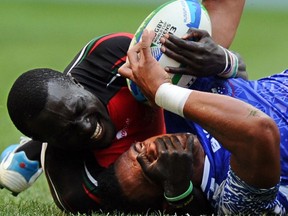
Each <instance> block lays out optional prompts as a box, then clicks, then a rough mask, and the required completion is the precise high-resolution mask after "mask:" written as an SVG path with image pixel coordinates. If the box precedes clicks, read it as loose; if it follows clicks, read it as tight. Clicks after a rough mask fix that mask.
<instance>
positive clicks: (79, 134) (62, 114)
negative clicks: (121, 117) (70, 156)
mask: <svg viewBox="0 0 288 216" xmlns="http://www.w3.org/2000/svg"><path fill="white" fill-rule="evenodd" d="M35 125H36V127H34V128H35V130H37V131H38V134H41V137H44V138H45V139H46V141H47V142H51V144H52V143H56V144H57V145H58V146H59V145H60V146H63V147H65V145H68V146H67V147H70V148H71V149H72V148H75V149H82V148H87V147H89V148H103V147H107V146H108V145H110V144H111V142H112V140H113V138H114V136H115V128H114V125H113V124H112V122H111V120H110V117H109V115H108V112H107V110H106V107H105V106H104V105H103V104H102V103H101V101H100V100H99V99H98V98H97V97H95V96H94V95H93V94H92V93H91V92H89V91H87V90H85V89H84V88H83V87H82V86H81V85H79V84H77V83H76V82H74V81H73V80H72V82H71V83H70V84H69V85H68V87H67V86H65V87H62V86H61V85H59V84H58V83H55V82H49V83H48V99H47V102H46V105H45V108H44V109H43V110H42V111H41V113H40V115H39V116H38V117H37V119H36V121H35Z"/></svg>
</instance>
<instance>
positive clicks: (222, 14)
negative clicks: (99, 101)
mask: <svg viewBox="0 0 288 216" xmlns="http://www.w3.org/2000/svg"><path fill="white" fill-rule="evenodd" d="M202 4H203V5H204V6H205V7H206V8H207V10H208V12H209V16H210V18H211V22H212V33H213V37H214V39H215V40H216V41H217V42H218V43H219V44H221V45H222V46H224V47H229V46H230V44H231V43H232V40H233V38H234V36H235V34H236V30H237V27H238V24H239V22H240V18H241V15H242V12H243V8H244V4H245V0H238V1H231V0H220V1H214V0H203V1H202ZM98 39H99V41H101V40H102V39H103V38H101V37H100V38H98ZM128 40H130V39H128ZM102 41H103V40H102ZM104 41H105V40H104ZM116 41H117V40H116ZM94 42H95V43H94V45H95V44H96V42H97V40H96V41H94ZM118 43H121V44H122V43H123V44H122V45H123V50H124V51H125V50H127V47H125V46H127V44H128V43H129V42H127V41H126V40H124V42H122V40H119V41H117V44H118ZM101 44H103V45H105V43H101ZM112 44H114V43H112ZM122 45H121V46H122ZM89 46H93V41H91V43H89V44H88V48H87V49H86V50H89V49H90V48H89ZM121 46H120V47H121ZM100 47H101V46H99V47H97V49H95V50H92V49H91V50H90V51H91V52H90V55H86V56H85V58H84V59H82V60H81V59H77V58H76V57H75V59H74V61H73V62H72V63H71V65H70V66H69V67H67V69H66V71H65V72H64V73H67V72H68V70H71V72H70V74H71V75H72V76H73V78H76V80H77V81H78V82H80V83H81V84H82V85H83V86H84V87H85V88H86V89H88V90H89V91H92V93H95V91H96V90H95V89H94V90H93V89H92V88H91V86H93V85H94V84H96V83H97V82H100V80H98V77H97V73H98V72H96V74H94V70H96V71H97V70H100V66H101V63H102V61H103V59H104V57H102V53H101V52H102V50H101V48H100ZM102 47H103V46H102ZM198 49H199V51H195V52H194V54H195V55H194V57H195V58H196V57H197V58H199V55H198V54H199V53H201V56H203V55H207V56H206V57H204V56H203V57H202V58H203V60H204V62H202V63H205V61H207V59H210V60H208V61H209V62H215V64H218V65H220V67H221V66H222V67H223V64H225V63H223V59H221V58H220V57H219V56H218V57H217V55H214V53H212V54H210V53H206V54H204V53H203V48H202V47H198ZM204 49H209V47H208V46H207V47H204ZM112 50H113V49H112ZM82 51H85V48H84V49H83V50H82ZM93 52H95V54H93ZM115 52H119V51H117V48H116V50H115ZM110 54H111V53H110ZM110 54H107V53H106V54H105V50H104V52H103V56H104V55H106V56H107V58H113V57H112V56H111V57H109V55H110ZM121 55H122V54H121ZM88 56H89V59H91V61H92V62H94V61H97V59H100V60H99V61H100V62H101V63H99V64H98V65H96V66H97V68H95V69H94V68H93V65H90V66H89V65H88V63H87V62H88V60H87V59H86V57H88ZM122 57H123V56H119V59H118V60H121V59H122V60H123V58H122ZM190 57H191V58H193V56H190ZM222 58H225V57H224V55H223V53H222ZM111 61H114V60H111ZM73 63H74V65H73ZM202 63H201V59H200V60H199V61H198V64H202ZM77 65H78V67H79V66H81V69H79V68H78V69H76V66H77ZM88 66H89V68H87V67H88ZM207 66H208V65H207V64H204V67H201V70H199V71H200V72H203V71H207V69H208V68H207ZM117 67H118V66H117ZM117 67H116V68H111V67H109V64H105V65H103V66H101V68H102V69H103V70H106V71H107V72H108V74H107V78H108V79H107V80H105V81H104V85H101V86H103V87H105V85H107V84H108V83H109V82H110V78H112V77H116V78H117V80H121V82H123V81H124V82H125V80H124V79H122V78H119V77H118V76H117V75H116V74H115V72H117ZM198 67H199V66H198V65H197V68H198ZM74 70H75V71H76V70H77V71H78V72H77V73H78V75H76V74H74ZM81 70H83V71H87V70H88V73H86V72H85V73H86V74H85V75H84V74H83V75H81V74H80V73H81ZM240 70H242V68H240V67H239V71H240ZM109 71H110V72H109ZM114 75H115V76H114ZM238 75H239V76H242V75H241V73H239V74H238ZM101 76H102V75H101ZM103 76H106V75H104V74H103ZM78 77H81V80H80V81H79V80H78ZM105 79H106V78H105ZM112 79H114V78H112ZM94 82H95V83H94ZM105 82H107V83H105ZM124 82H123V83H124ZM121 85H122V84H120V86H121ZM125 85H126V83H125ZM112 86H113V85H112ZM116 86H119V85H118V84H117V85H116ZM93 88H94V87H93ZM101 88H102V87H100V92H101V94H103V93H104V92H105V91H106V90H101ZM105 88H106V87H105ZM109 91H110V90H109ZM113 92H114V93H116V92H117V90H116V89H115V88H114V87H113V90H111V92H110V93H112V94H114V93H113ZM110 93H109V94H110ZM96 96H97V97H98V93H96ZM109 97H110V96H109ZM106 102H108V101H105V102H104V103H106ZM20 143H21V146H19V145H11V146H9V147H8V148H7V149H5V151H4V152H3V153H2V155H1V158H0V160H1V165H0V184H2V185H3V186H4V187H6V188H8V189H9V190H11V191H12V193H13V194H14V195H17V194H18V193H20V192H22V191H23V190H25V189H27V188H28V187H30V185H32V184H33V183H34V181H35V180H36V179H37V178H38V177H39V175H40V174H41V173H42V169H41V168H40V167H41V164H39V161H40V151H41V142H37V141H29V139H26V138H24V139H22V140H21V142H20ZM12 152H13V153H12ZM18 152H22V153H19V156H16V155H17V154H18ZM11 153H12V154H11ZM4 157H6V159H7V157H9V160H7V161H10V162H9V164H7V163H5V161H6V160H3V158H4ZM14 157H17V158H18V157H19V158H21V160H22V162H25V164H26V168H22V169H13V171H12V172H10V171H9V170H10V167H11V164H14V161H15V164H18V162H17V160H18V159H17V160H16V159H14ZM4 163H5V165H4ZM9 165H10V166H9ZM16 167H17V166H16ZM28 167H29V169H27V168H28ZM14 172H16V173H17V174H16V176H15V178H16V179H18V180H19V181H20V182H18V183H16V182H15V183H14V182H13V181H11V180H9V179H13V178H14V177H13V173H14ZM10 175H12V176H10Z"/></svg>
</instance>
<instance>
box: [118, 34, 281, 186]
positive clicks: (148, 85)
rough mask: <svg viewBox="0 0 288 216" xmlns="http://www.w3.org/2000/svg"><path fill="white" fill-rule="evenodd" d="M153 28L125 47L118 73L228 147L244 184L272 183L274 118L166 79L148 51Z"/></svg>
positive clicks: (276, 168) (275, 170) (275, 174)
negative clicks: (139, 41) (129, 46)
mask: <svg viewBox="0 0 288 216" xmlns="http://www.w3.org/2000/svg"><path fill="white" fill-rule="evenodd" d="M153 36H154V33H153V32H152V33H151V32H150V34H149V32H147V31H144V33H143V37H142V42H141V43H138V44H137V45H136V46H134V47H133V48H132V49H131V50H129V51H128V58H129V61H130V63H129V64H130V65H127V64H126V65H125V66H123V67H122V68H121V69H120V73H121V74H122V75H124V76H126V77H128V78H129V79H131V80H133V81H134V82H135V83H136V84H137V85H138V86H139V87H140V89H141V91H142V92H143V93H144V94H145V95H146V96H147V98H148V99H149V100H150V101H155V102H156V104H157V105H158V106H161V107H163V108H164V109H166V110H169V111H171V112H174V113H176V114H178V115H180V116H184V117H186V118H188V119H191V120H192V121H194V122H196V123H198V124H199V125H201V126H202V127H203V128H204V129H205V130H207V131H208V132H209V133H210V134H211V135H212V136H214V137H215V138H216V139H217V140H218V141H219V142H220V143H221V144H222V145H223V147H225V148H227V149H228V150H229V151H230V152H231V153H232V156H231V162H230V164H231V167H232V170H233V171H234V172H235V173H236V175H237V176H239V177H240V178H241V179H242V180H243V181H245V182H246V183H247V184H249V185H251V186H255V187H259V188H269V187H272V186H274V185H276V184H277V183H278V181H279V176H280V155H279V143H280V142H279V139H280V138H279V131H278V128H277V126H276V124H275V123H274V121H273V120H272V119H271V118H270V117H268V116H267V115H266V114H264V113H263V112H261V111H260V110H258V109H256V108H255V107H253V106H251V105H249V104H247V103H244V102H242V101H240V100H237V99H234V98H231V97H228V96H225V95H217V94H212V93H205V92H200V91H192V90H189V89H184V88H181V87H178V86H174V85H172V84H171V80H170V76H169V74H167V73H166V72H165V71H164V70H163V68H162V67H161V66H160V64H159V63H158V62H157V61H156V60H155V59H154V58H153V56H152V55H151V50H150V44H151V41H152V39H153Z"/></svg>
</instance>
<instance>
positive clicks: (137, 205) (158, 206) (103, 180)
mask: <svg viewBox="0 0 288 216" xmlns="http://www.w3.org/2000/svg"><path fill="white" fill-rule="evenodd" d="M98 183H99V189H98V191H97V196H98V197H100V199H101V205H102V207H103V209H102V210H103V211H104V212H112V211H115V210H117V211H120V212H123V213H126V214H130V213H140V214H147V212H153V211H158V210H163V209H162V207H163V200H162V196H161V198H160V197H159V199H150V198H149V199H141V200H132V199H131V198H129V197H127V196H125V195H124V193H123V191H122V189H121V186H120V184H119V182H118V179H117V176H116V174H115V168H114V164H112V165H110V166H109V167H108V168H107V169H106V170H105V171H104V172H102V173H101V174H100V175H99V176H98Z"/></svg>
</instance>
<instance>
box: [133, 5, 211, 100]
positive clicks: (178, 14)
mask: <svg viewBox="0 0 288 216" xmlns="http://www.w3.org/2000/svg"><path fill="white" fill-rule="evenodd" d="M191 27H192V28H198V29H203V30H206V31H208V33H209V34H210V35H211V22H210V18H209V15H208V12H207V10H206V9H205V8H204V6H203V5H202V4H201V3H200V2H199V1H198V0H173V1H170V2H168V3H165V4H163V5H161V6H160V7H158V8H157V9H155V10H154V11H153V12H152V13H151V14H150V15H148V16H147V17H146V19H145V20H144V21H143V22H142V24H141V25H140V26H139V28H138V29H137V31H136V33H135V35H134V37H133V39H132V41H131V44H130V47H131V46H133V45H135V44H136V43H138V42H139V41H140V40H141V37H142V33H143V30H144V29H145V28H146V29H148V30H154V31H155V38H154V40H153V42H152V44H151V52H152V55H153V56H154V58H155V59H156V60H157V61H158V62H159V63H160V65H161V66H163V68H164V67H165V66H172V67H181V65H180V63H179V62H176V61H175V60H173V59H171V58H169V57H167V56H166V55H165V54H163V53H162V52H161V50H160V47H161V43H160V38H161V37H162V36H163V35H164V34H166V33H171V34H173V35H176V36H178V37H182V36H184V35H185V34H186V33H187V31H188V30H189V28H191ZM171 78H172V83H173V84H175V85H179V86H181V87H186V88H188V87H190V86H191V85H192V84H193V82H194V81H195V80H196V78H195V77H194V76H191V75H180V74H171ZM127 83H128V87H129V89H130V91H131V93H132V94H133V96H134V97H135V98H136V99H137V100H138V101H143V102H145V101H146V98H145V97H144V96H143V94H142V93H141V91H140V89H139V88H138V87H137V85H136V84H135V83H134V82H132V81H131V80H127Z"/></svg>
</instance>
